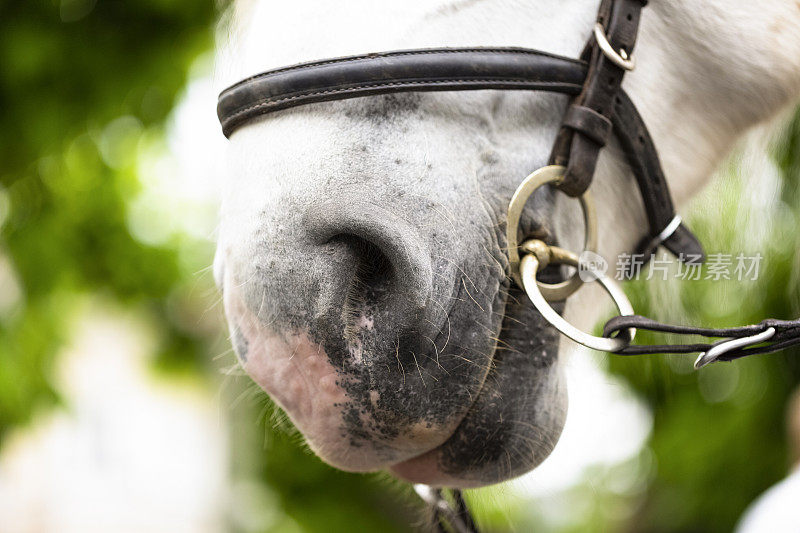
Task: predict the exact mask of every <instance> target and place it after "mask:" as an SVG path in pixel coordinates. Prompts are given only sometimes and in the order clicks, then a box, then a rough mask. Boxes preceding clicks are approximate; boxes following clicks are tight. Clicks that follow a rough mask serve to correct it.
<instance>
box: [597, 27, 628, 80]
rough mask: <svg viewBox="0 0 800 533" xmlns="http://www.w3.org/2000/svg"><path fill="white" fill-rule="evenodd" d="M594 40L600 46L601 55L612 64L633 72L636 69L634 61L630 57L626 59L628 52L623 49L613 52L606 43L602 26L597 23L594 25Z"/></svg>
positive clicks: (606, 39)
mask: <svg viewBox="0 0 800 533" xmlns="http://www.w3.org/2000/svg"><path fill="white" fill-rule="evenodd" d="M594 38H595V40H596V41H597V44H598V45H599V46H600V50H602V52H603V55H605V56H606V57H607V58H608V59H610V60H611V62H612V63H614V64H615V65H617V66H618V67H619V68H622V69H625V70H633V69H635V68H636V60H635V59H634V58H633V57H632V56H631V57H628V52H626V51H625V49H624V48H620V49H619V52H617V51H616V50H614V47H613V46H611V43H610V42H608V37H607V36H606V30H605V28H603V25H602V24H600V23H599V22H598V23H597V24H595V25H594Z"/></svg>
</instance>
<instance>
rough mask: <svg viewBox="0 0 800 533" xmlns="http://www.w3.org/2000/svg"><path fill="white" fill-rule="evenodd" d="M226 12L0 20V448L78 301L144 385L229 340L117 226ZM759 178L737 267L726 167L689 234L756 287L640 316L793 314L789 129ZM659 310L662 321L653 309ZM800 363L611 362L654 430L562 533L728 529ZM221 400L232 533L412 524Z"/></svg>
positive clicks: (640, 294) (161, 247) (186, 0)
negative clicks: (106, 311)
mask: <svg viewBox="0 0 800 533" xmlns="http://www.w3.org/2000/svg"><path fill="white" fill-rule="evenodd" d="M224 7H225V3H224V2H222V3H217V4H215V3H214V2H213V1H210V0H139V1H138V2H119V1H104V2H98V1H97V0H60V1H56V0H48V1H43V0H35V1H30V2H8V1H7V2H0V126H2V127H0V164H1V165H2V166H0V443H2V438H3V436H4V435H5V434H6V433H7V432H8V431H9V430H10V429H11V428H14V427H17V426H20V425H22V424H24V423H26V422H27V421H29V420H30V419H31V418H32V417H33V416H34V415H35V414H36V413H37V412H39V411H41V410H42V409H45V408H47V407H48V406H52V405H53V404H55V403H56V402H58V401H59V395H58V391H57V389H56V387H55V386H54V384H53V382H52V378H53V376H52V373H53V369H54V367H55V366H56V358H57V356H58V354H59V353H60V351H61V350H62V349H63V347H64V345H65V343H67V342H68V341H69V338H70V331H71V327H72V325H73V320H74V315H75V314H76V313H78V312H79V308H80V302H81V300H82V299H84V298H86V297H93V298H101V299H104V300H107V301H109V302H111V303H113V304H114V305H119V306H125V307H127V308H132V309H134V310H136V311H137V312H138V313H140V314H141V315H142V316H144V317H145V318H146V319H147V321H148V322H149V323H150V324H152V326H153V329H154V330H155V331H156V332H157V337H158V358H157V363H158V364H159V366H160V367H161V368H163V369H168V370H171V371H181V372H186V373H190V374H191V375H193V376H201V377H203V379H209V377H210V376H211V375H213V372H214V371H216V370H218V368H219V366H220V363H219V361H218V360H215V358H214V355H215V354H216V353H218V352H220V351H223V350H226V349H227V346H226V348H222V347H221V346H222V345H223V344H226V341H225V340H224V339H222V338H221V337H222V334H221V329H219V328H221V326H222V324H221V321H220V323H219V324H218V325H215V326H207V325H206V322H207V321H203V320H202V316H203V315H204V313H205V312H206V311H207V310H208V308H209V306H210V305H211V304H212V302H213V300H214V299H215V298H216V297H215V296H214V293H213V289H212V288H211V283H210V280H209V276H207V275H205V276H198V274H197V273H198V271H201V270H202V269H204V267H206V266H207V265H208V264H209V263H210V260H211V246H210V244H209V243H207V242H197V241H196V240H193V239H192V238H190V237H188V236H185V235H176V236H174V237H172V238H170V240H169V241H168V242H165V243H161V244H152V243H146V242H142V241H141V240H139V239H137V238H136V235H135V232H132V231H131V228H130V227H129V226H130V223H129V214H130V210H131V201H132V199H133V198H134V197H135V196H136V194H137V193H138V192H139V191H140V190H141V188H142V185H141V182H140V178H141V175H142V172H143V168H142V166H141V161H140V156H141V154H142V153H143V152H146V151H147V150H151V149H153V147H156V148H158V147H159V146H161V145H162V144H163V128H164V123H165V120H166V119H167V117H168V115H169V112H170V111H171V110H172V108H173V107H174V104H175V102H176V100H177V98H178V97H179V95H180V93H181V90H182V88H183V87H184V85H185V83H186V81H187V76H188V72H189V69H190V65H191V64H192V62H193V61H194V60H195V59H196V58H197V57H198V56H199V55H200V54H203V53H206V52H208V51H209V50H210V49H211V47H212V44H213V37H214V24H215V21H216V18H217V17H218V15H219V13H220V12H221V10H222V9H224ZM211 105H213V103H212V104H211ZM775 161H776V164H777V168H778V169H779V171H780V177H781V180H782V183H781V187H780V189H779V190H780V196H779V198H778V202H779V204H780V207H781V209H779V210H776V212H778V213H779V214H780V216H779V217H777V218H776V220H775V222H774V227H773V228H772V231H771V233H770V236H769V237H768V239H767V241H766V242H763V243H761V244H760V245H759V247H758V249H755V250H754V249H741V250H739V249H737V246H739V247H740V246H741V242H742V241H741V240H737V235H738V233H739V232H742V231H747V228H746V227H743V226H742V224H741V223H737V222H736V221H737V220H738V218H739V215H740V213H738V212H737V205H738V203H739V202H738V199H739V198H741V197H742V195H746V194H748V193H749V191H748V190H747V189H746V180H743V179H742V176H738V175H737V174H736V172H735V171H734V168H732V169H731V172H728V173H727V175H726V177H725V178H724V179H723V180H722V181H721V183H719V184H717V185H715V186H714V188H713V189H712V191H711V192H710V193H709V194H706V195H705V196H704V197H703V199H702V200H701V202H705V203H704V204H701V205H699V206H698V208H697V209H695V214H694V216H693V217H692V226H693V227H694V228H695V229H696V230H697V232H698V233H699V235H700V236H701V238H702V240H703V241H704V242H706V243H708V244H709V245H710V246H713V249H714V250H715V251H725V252H728V253H736V252H737V251H742V252H745V253H753V252H756V251H761V252H762V253H763V254H764V256H765V258H764V260H763V263H762V264H763V268H764V270H763V271H762V276H761V277H760V279H759V280H758V281H757V282H754V283H752V284H746V285H742V284H739V283H735V282H732V283H710V282H704V281H698V282H683V283H681V284H679V285H675V284H672V285H667V286H660V285H659V284H654V283H653V282H640V283H637V284H633V285H632V286H631V288H630V291H631V294H632V296H633V300H634V304H635V307H636V308H637V309H638V310H640V312H642V313H644V314H650V315H652V316H654V317H656V318H660V319H664V320H671V321H676V322H678V321H680V322H689V323H702V324H708V325H719V326H722V325H729V324H738V323H746V322H754V321H758V320H760V319H761V318H762V317H764V316H774V317H782V318H791V317H796V316H798V315H800V290H799V289H800V287H799V286H798V284H800V276H798V274H797V265H798V264H800V262H799V261H798V257H797V251H798V248H799V247H798V244H800V243H799V242H798V238H800V237H798V234H797V231H796V228H797V227H798V216H800V119H797V120H795V121H794V122H793V123H792V125H791V127H790V128H789V130H788V132H787V134H786V136H785V137H784V138H783V140H782V141H781V143H780V145H779V146H777V147H776V149H775ZM654 286H656V289H654V288H653V287H654ZM659 291H660V292H659ZM666 300H670V301H672V302H673V303H676V305H672V306H667V307H665V306H664V305H663V303H664V301H666ZM650 340H656V339H654V338H651V339H650ZM109 349H113V347H109ZM798 355H800V353H797V350H795V351H793V352H791V353H788V354H784V355H774V356H765V357H757V358H753V359H752V360H743V361H740V362H738V363H736V364H735V365H713V366H712V367H709V368H707V369H705V370H704V371H703V372H701V373H695V372H693V371H691V362H690V361H689V360H684V359H680V358H677V357H671V358H661V357H659V358H641V359H610V360H609V367H610V370H611V372H612V373H614V374H615V375H617V376H620V377H621V378H623V379H624V380H625V381H627V382H628V383H630V385H631V386H632V387H633V389H634V390H635V391H636V392H637V394H638V395H639V396H640V397H641V398H642V399H643V400H644V401H645V402H646V403H647V405H648V406H649V407H650V409H651V410H652V412H653V415H654V418H655V429H654V432H653V435H652V438H651V440H650V442H649V444H648V448H647V449H646V450H644V451H643V452H642V456H641V457H639V458H637V459H636V460H635V461H634V462H633V463H632V464H628V465H619V466H618V467H615V468H613V469H611V470H609V471H605V472H601V471H598V472H591V473H590V477H591V479H590V481H591V483H590V484H587V485H586V486H582V487H576V488H575V489H574V491H573V494H571V495H570V498H571V501H574V502H589V503H588V504H586V505H582V506H581V509H582V514H581V519H580V520H579V522H576V524H573V525H570V526H565V527H564V528H563V530H565V531H615V530H616V531H652V532H666V531H687V532H688V531H729V530H730V529H731V527H732V526H733V524H734V523H735V522H736V520H737V519H738V517H739V515H740V514H741V512H742V510H743V509H744V508H745V507H746V505H747V504H748V503H749V502H750V501H752V499H753V498H754V497H755V496H756V495H758V494H759V493H760V492H762V491H763V490H764V489H765V488H766V487H768V486H769V485H770V484H772V483H774V482H775V481H777V480H778V479H780V478H781V477H782V476H783V475H784V473H785V472H786V468H787V463H786V460H787V457H786V449H785V444H784V442H785V441H784V436H783V423H782V422H783V418H782V417H783V404H784V401H785V398H786V396H787V394H788V393H789V392H790V391H791V390H792V388H793V387H794V386H795V385H796V384H797V383H798V381H800V357H798ZM231 361H232V358H231ZM226 395H227V396H228V397H231V398H234V399H239V398H237V396H238V397H240V399H242V400H243V401H233V402H232V405H233V406H232V407H231V413H230V418H231V427H232V437H231V446H232V449H233V450H234V452H233V454H232V463H233V464H232V468H233V475H232V479H233V497H232V503H231V508H232V509H231V516H230V520H229V523H230V527H231V529H233V530H236V531H320V532H321V531H350V530H370V531H375V530H382V531H387V532H389V531H404V530H408V529H409V528H410V527H411V526H412V525H414V523H415V522H414V520H416V519H417V518H415V517H417V516H418V515H417V510H418V507H417V506H416V504H415V503H414V502H415V500H414V499H413V497H412V496H411V494H410V492H409V490H408V487H406V486H403V485H401V484H398V483H395V482H392V481H390V480H388V478H384V477H380V476H360V475H353V474H345V473H342V472H338V471H336V470H334V469H332V468H330V467H328V466H326V465H324V464H322V463H321V462H320V461H319V460H318V459H316V458H315V457H314V456H313V455H312V454H311V453H310V452H308V451H306V450H305V449H304V447H303V444H302V440H301V439H299V438H298V437H297V436H296V435H294V434H293V433H292V432H291V431H289V430H287V429H286V427H285V426H286V424H285V423H284V422H282V421H281V419H280V416H279V415H278V414H277V413H275V409H274V407H273V406H272V405H271V404H270V403H269V402H268V400H266V398H265V396H264V394H263V393H260V392H255V389H254V386H253V385H251V384H250V382H249V380H247V378H245V377H231V378H229V381H228V382H227V383H226ZM276 421H277V422H276ZM631 472H634V473H636V475H638V476H639V477H640V480H639V484H638V488H637V490H636V491H634V493H628V494H620V493H615V492H614V491H613V490H610V489H609V490H600V489H598V487H606V486H613V481H614V479H619V478H620V477H622V476H631V475H632V474H631ZM492 494H494V495H492ZM470 498H471V499H472V501H473V502H474V503H476V505H477V507H478V508H479V510H480V514H481V518H482V520H483V522H484V524H485V525H486V526H488V527H489V529H490V530H495V531H503V530H512V529H518V530H519V529H520V528H524V527H526V524H541V523H542V522H541V519H540V517H539V516H538V515H537V513H538V511H536V509H535V505H530V504H528V505H527V507H528V508H529V509H528V510H527V511H526V510H525V509H523V507H524V506H525V504H522V505H521V506H518V507H513V506H512V507H510V506H508V505H507V504H506V503H504V501H503V499H504V496H503V493H502V491H501V492H497V493H491V491H489V492H485V493H484V494H483V495H481V494H471V495H470ZM531 509H533V510H531ZM587 509H588V510H587ZM417 523H418V522H417Z"/></svg>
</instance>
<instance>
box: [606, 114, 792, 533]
mask: <svg viewBox="0 0 800 533" xmlns="http://www.w3.org/2000/svg"><path fill="white" fill-rule="evenodd" d="M768 153H770V156H771V157H773V158H774V163H775V165H776V168H775V170H776V171H777V174H778V183H777V186H776V188H775V189H776V190H775V192H776V194H775V197H774V198H769V199H768V204H767V205H765V206H763V210H762V208H761V207H756V208H755V210H753V211H751V212H745V211H744V209H743V206H745V205H748V204H750V202H749V197H750V196H752V195H755V194H756V192H757V191H754V190H752V189H750V187H752V186H753V183H754V182H758V180H759V179H762V178H767V177H766V176H763V177H760V176H748V175H746V173H747V170H746V167H745V170H741V166H742V163H743V160H742V158H741V156H734V157H733V159H732V160H731V161H730V162H729V168H727V170H725V171H723V172H722V175H721V176H720V179H719V181H718V182H717V183H714V184H713V185H712V186H711V188H710V190H709V191H706V192H705V193H704V194H703V195H702V196H701V197H700V198H698V199H697V200H695V201H694V204H693V209H692V216H691V218H690V224H691V227H692V228H693V229H695V230H696V231H697V233H698V235H699V237H700V239H701V241H702V242H704V243H706V247H707V248H708V251H709V252H712V253H713V252H724V253H729V254H733V256H734V257H735V256H736V254H737V253H742V254H744V255H745V256H753V255H755V254H756V253H760V254H761V255H762V256H763V259H762V260H761V265H760V272H759V276H758V279H757V280H755V281H745V282H741V281H738V280H737V279H735V278H734V279H732V280H730V281H711V280H698V281H678V282H676V283H659V282H658V281H652V280H651V281H637V282H634V283H631V284H629V287H628V288H629V291H628V292H629V294H630V295H631V296H632V301H633V303H634V308H636V309H637V312H639V313H641V314H644V315H647V316H652V317H654V318H657V319H660V320H665V321H668V322H673V323H686V324H703V325H708V326H710V327H725V326H732V325H739V324H750V323H756V322H759V321H761V320H762V319H764V318H765V317H775V318H784V319H791V318H795V317H798V316H800V277H798V265H800V234H798V232H797V227H798V226H799V225H800V193H799V192H798V190H799V188H800V114H798V115H796V116H795V118H794V120H792V121H791V123H790V124H789V126H788V128H787V129H786V131H785V134H784V135H782V136H780V138H779V140H778V141H777V143H776V144H773V145H772V146H770V147H769V148H768ZM768 167H769V165H766V166H762V167H761V170H762V171H769V168H768ZM764 224H766V225H767V227H768V230H767V232H766V234H765V235H755V236H754V235H752V234H757V233H758V230H757V229H756V228H757V227H759V226H763V225H764ZM665 340H667V341H668V340H669V337H668V336H659V335H647V334H643V335H642V338H641V342H664V341H665ZM681 341H682V342H686V339H682V340H679V339H673V342H681ZM692 362H693V361H692V358H686V357H681V356H670V357H653V358H611V359H610V360H609V366H610V369H611V371H612V372H613V373H614V374H617V375H619V376H621V377H623V378H624V379H625V380H626V381H627V382H628V383H629V384H630V385H631V386H632V387H633V388H634V389H635V390H636V391H637V393H638V394H639V396H640V397H641V398H642V399H644V401H645V402H646V403H647V405H648V406H649V407H650V409H651V410H652V412H653V416H654V431H653V435H652V438H651V441H650V443H649V450H648V453H652V454H653V457H654V459H655V463H656V466H655V475H654V476H653V477H652V479H651V481H650V483H649V486H648V488H647V490H646V491H645V492H644V494H643V495H642V498H641V500H640V501H639V502H638V504H637V505H638V508H637V511H636V514H635V516H634V518H633V519H632V520H631V522H630V523H629V524H627V527H625V528H624V529H625V530H630V531H651V532H666V531H709V532H713V531H720V532H721V531H731V530H732V529H733V527H734V525H735V524H736V522H737V520H738V519H739V518H740V516H741V513H742V512H743V511H744V509H745V508H746V507H747V506H748V504H749V503H751V502H752V501H753V500H754V499H755V498H756V497H757V496H758V495H759V494H761V493H762V492H763V491H764V490H766V489H767V488H768V487H769V486H770V485H772V484H774V483H776V482H777V481H779V480H780V479H781V478H782V477H784V476H785V475H786V474H787V472H788V470H789V467H790V465H789V456H788V454H787V449H786V443H787V439H786V428H785V405H786V400H787V398H788V396H789V394H791V392H792V391H793V390H794V388H795V387H797V385H798V383H800V349H798V348H794V349H791V350H787V351H785V352H783V353H779V354H775V355H766V356H759V357H752V358H746V359H742V360H739V361H737V362H735V363H720V364H716V365H711V366H709V367H706V368H704V369H702V370H701V371H699V372H695V371H694V370H693V369H692Z"/></svg>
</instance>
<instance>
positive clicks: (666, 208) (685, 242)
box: [613, 90, 705, 264]
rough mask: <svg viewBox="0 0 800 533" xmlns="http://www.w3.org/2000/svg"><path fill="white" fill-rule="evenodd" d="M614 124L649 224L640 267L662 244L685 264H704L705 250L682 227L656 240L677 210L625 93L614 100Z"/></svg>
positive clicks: (639, 251)
mask: <svg viewBox="0 0 800 533" xmlns="http://www.w3.org/2000/svg"><path fill="white" fill-rule="evenodd" d="M613 120H614V131H615V133H616V135H617V139H618V140H619V143H620V146H621V147H622V150H623V151H624V152H625V156H626V158H627V160H628V164H629V165H630V167H631V170H632V171H633V175H634V176H636V182H637V183H638V185H639V192H640V193H641V195H642V201H643V202H644V210H645V213H646V214H647V221H648V224H649V231H648V234H647V235H645V237H644V238H643V239H642V241H641V242H640V243H639V245H638V246H637V247H636V250H635V253H637V254H641V255H642V257H643V259H644V261H641V262H640V264H644V263H646V262H647V260H648V259H649V258H650V257H651V254H652V253H654V252H655V249H656V248H658V245H659V244H663V245H664V247H666V248H667V249H668V250H669V251H670V252H672V253H673V254H675V256H676V257H678V258H679V259H681V260H683V261H692V260H695V261H696V262H702V261H703V260H704V259H705V253H704V252H703V246H702V245H701V244H700V241H698V240H697V237H695V236H694V234H692V232H691V231H690V230H689V229H688V228H687V227H686V226H684V225H683V224H680V225H679V226H678V227H677V228H676V229H675V231H674V232H673V233H672V234H671V235H669V236H668V237H667V238H666V240H664V241H659V240H658V239H657V237H658V236H659V235H660V234H661V233H662V232H663V231H664V229H665V228H667V226H669V224H670V223H671V222H672V221H673V220H674V218H675V207H674V206H673V204H672V197H671V196H670V193H669V186H668V185H667V179H666V177H665V176H664V171H663V170H662V169H661V162H660V161H659V159H658V152H657V151H656V147H655V144H653V140H652V138H651V137H650V133H649V132H648V131H647V127H646V126H645V124H644V121H643V120H642V118H641V116H640V115H639V112H638V111H637V110H636V106H635V105H633V102H631V99H630V98H629V97H628V95H627V94H626V93H625V91H623V90H620V91H619V92H618V93H617V95H616V96H615V97H614V116H613Z"/></svg>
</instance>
